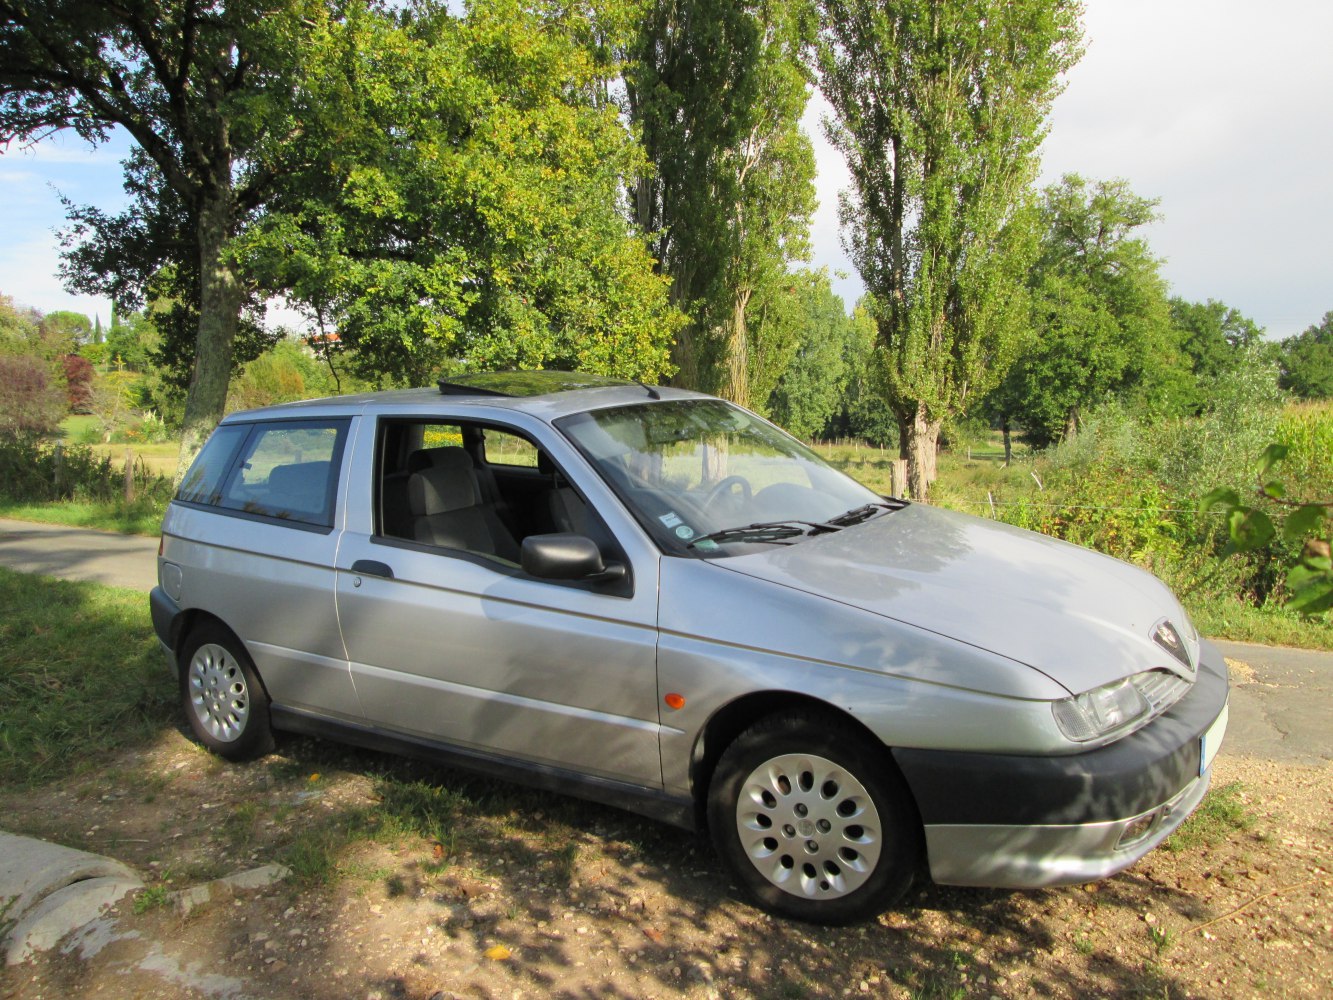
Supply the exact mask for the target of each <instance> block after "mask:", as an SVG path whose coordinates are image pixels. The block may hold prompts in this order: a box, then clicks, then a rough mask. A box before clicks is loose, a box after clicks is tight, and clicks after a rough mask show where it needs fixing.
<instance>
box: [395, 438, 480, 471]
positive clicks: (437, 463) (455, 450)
mask: <svg viewBox="0 0 1333 1000" xmlns="http://www.w3.org/2000/svg"><path fill="white" fill-rule="evenodd" d="M472 467H473V466H472V458H471V456H470V455H468V453H467V450H466V449H464V448H460V447H459V446H458V445H456V444H445V445H441V446H440V447H438V448H418V449H417V450H416V451H414V452H412V454H410V455H408V456H407V471H408V472H420V471H421V470H422V469H460V468H468V469H470V468H472Z"/></svg>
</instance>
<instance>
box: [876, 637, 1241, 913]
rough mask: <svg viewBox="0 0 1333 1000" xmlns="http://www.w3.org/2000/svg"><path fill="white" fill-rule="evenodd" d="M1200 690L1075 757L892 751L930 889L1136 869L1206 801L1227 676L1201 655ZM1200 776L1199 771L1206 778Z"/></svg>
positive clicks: (1019, 884) (1067, 879)
mask: <svg viewBox="0 0 1333 1000" xmlns="http://www.w3.org/2000/svg"><path fill="white" fill-rule="evenodd" d="M1200 660H1201V662H1200V666H1199V676H1198V680H1197V681H1196V682H1195V684H1194V687H1193V688H1192V689H1191V690H1190V692H1189V693H1188V694H1187V695H1186V696H1185V697H1184V698H1182V699H1181V700H1180V702H1178V703H1177V704H1176V705H1175V706H1174V707H1172V709H1171V710H1170V711H1169V712H1167V713H1165V714H1164V715H1162V716H1160V717H1159V718H1157V719H1155V720H1153V722H1152V723H1150V724H1149V725H1147V726H1145V727H1144V728H1143V729H1141V730H1139V731H1138V732H1137V733H1134V734H1132V735H1131V736H1128V737H1126V738H1125V739H1123V740H1120V741H1118V742H1116V743H1113V744H1111V745H1109V746H1106V747H1102V748H1100V749H1098V750H1092V751H1089V752H1088V753H1083V754H1075V755H1072V756H1067V757H1020V756H1015V755H1000V754H976V753H953V752H947V751H927V750H896V751H894V756H895V757H896V759H897V760H898V763H899V766H900V767H901V768H902V771H903V774H904V776H905V777H906V779H907V782H908V784H909V785H910V786H911V788H912V791H913V793H914V794H915V796H916V799H917V805H918V808H919V809H920V811H921V816H922V821H923V823H924V826H925V836H926V849H927V854H928V857H929V861H930V872H931V876H932V877H933V878H934V880H935V881H936V882H938V883H941V884H947V885H978V886H991V887H995V888H1037V887H1041V886H1051V885H1065V884H1069V883H1074V882H1086V881H1090V880H1093V879H1098V878H1105V877H1106V876H1108V875H1113V874H1115V873H1116V872H1118V871H1122V870H1123V869H1125V868H1127V867H1129V866H1130V865H1132V864H1133V863H1134V862H1136V861H1137V860H1139V858H1141V857H1143V856H1144V855H1145V854H1147V853H1148V852H1149V851H1151V850H1152V849H1153V848H1154V847H1156V846H1157V845H1158V844H1160V843H1161V842H1162V841H1163V840H1165V839H1166V838H1167V837H1168V836H1170V835H1171V833H1172V832H1173V831H1175V830H1176V828H1178V827H1179V826H1180V824H1181V823H1183V822H1184V821H1185V820H1186V818H1188V816H1189V814H1190V813H1191V812H1192V811H1193V809H1194V808H1195V807H1196V806H1197V805H1198V804H1199V802H1200V801H1201V800H1202V799H1203V796H1204V794H1205V793H1206V792H1207V790H1208V783H1209V779H1210V777H1211V767H1209V766H1208V765H1209V764H1210V763H1211V760H1208V761H1204V760H1203V758H1202V737H1203V734H1204V733H1205V732H1207V733H1208V734H1209V740H1210V743H1209V745H1210V747H1215V746H1216V743H1217V741H1218V740H1219V739H1220V738H1221V730H1222V729H1223V728H1224V727H1225V724H1226V720H1225V717H1224V713H1225V711H1226V707H1227V694H1228V686H1227V674H1226V664H1225V661H1224V660H1223V659H1222V656H1221V654H1220V653H1219V652H1218V651H1217V650H1216V649H1215V648H1214V647H1213V646H1211V645H1210V644H1208V643H1205V644H1204V648H1203V652H1202V653H1201V656H1200ZM1201 765H1202V766H1201Z"/></svg>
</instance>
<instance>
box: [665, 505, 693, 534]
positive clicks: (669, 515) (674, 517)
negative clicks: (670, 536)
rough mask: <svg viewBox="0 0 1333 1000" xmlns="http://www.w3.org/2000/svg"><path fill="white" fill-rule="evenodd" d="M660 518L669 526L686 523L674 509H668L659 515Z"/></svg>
mask: <svg viewBox="0 0 1333 1000" xmlns="http://www.w3.org/2000/svg"><path fill="white" fill-rule="evenodd" d="M658 520H659V521H661V522H662V523H663V524H664V525H666V526H667V527H668V528H674V527H675V526H676V525H678V524H682V523H684V522H683V521H682V520H681V517H680V515H679V514H677V513H676V512H675V511H674V510H670V511H667V512H666V513H665V514H663V515H662V516H661V517H659V518H658ZM691 534H693V532H691Z"/></svg>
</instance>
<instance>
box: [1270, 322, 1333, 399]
mask: <svg viewBox="0 0 1333 1000" xmlns="http://www.w3.org/2000/svg"><path fill="white" fill-rule="evenodd" d="M1281 364H1282V377H1281V380H1280V381H1281V385H1282V388H1284V389H1289V390H1290V391H1291V392H1293V393H1295V394H1296V395H1297V396H1300V397H1301V398H1302V399H1331V398H1333V312H1326V313H1324V318H1323V320H1321V321H1320V322H1319V323H1318V324H1315V325H1311V326H1309V327H1307V328H1306V329H1305V330H1304V331H1302V332H1301V333H1298V334H1297V335H1296V336H1294V337H1288V338H1287V339H1286V340H1284V341H1282V345H1281Z"/></svg>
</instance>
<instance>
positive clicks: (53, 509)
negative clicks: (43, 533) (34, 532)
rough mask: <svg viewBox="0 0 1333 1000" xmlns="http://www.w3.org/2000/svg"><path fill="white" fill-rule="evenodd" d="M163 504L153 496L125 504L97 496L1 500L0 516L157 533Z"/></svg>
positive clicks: (72, 526)
mask: <svg viewBox="0 0 1333 1000" xmlns="http://www.w3.org/2000/svg"><path fill="white" fill-rule="evenodd" d="M164 511H165V507H164V506H163V505H161V504H158V503H155V502H153V501H152V500H148V499H145V500H140V501H135V502H133V503H130V504H126V503H125V501H123V500H118V501H112V502H109V503H106V502H99V501H96V500H63V501H59V502H57V503H6V502H0V517H10V518H14V519H15V520H18V521H38V522H41V523H42V524H64V525H67V526H69V527H71V528H94V529H96V530H98V531H114V532H116V533H118V534H121V535H149V536H156V535H157V534H159V533H160V532H161V530H162V514H163V513H164Z"/></svg>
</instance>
